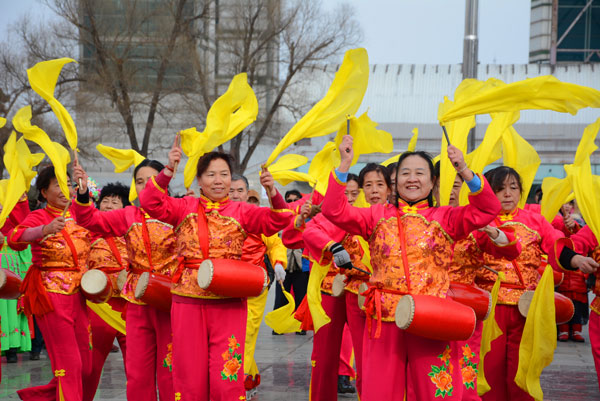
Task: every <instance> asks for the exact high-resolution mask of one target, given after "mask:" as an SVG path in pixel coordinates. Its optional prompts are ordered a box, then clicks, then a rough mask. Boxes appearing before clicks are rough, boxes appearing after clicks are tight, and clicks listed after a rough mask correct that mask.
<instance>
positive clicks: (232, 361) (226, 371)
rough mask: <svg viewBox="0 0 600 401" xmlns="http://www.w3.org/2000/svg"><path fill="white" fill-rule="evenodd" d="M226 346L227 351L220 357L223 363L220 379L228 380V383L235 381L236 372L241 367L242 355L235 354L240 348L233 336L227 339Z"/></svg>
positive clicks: (236, 377)
mask: <svg viewBox="0 0 600 401" xmlns="http://www.w3.org/2000/svg"><path fill="white" fill-rule="evenodd" d="M227 346H228V348H227V351H225V352H223V353H222V354H221V357H222V358H223V360H224V361H225V364H224V365H223V370H222V371H221V379H222V380H229V381H230V382H231V381H237V379H238V371H239V370H240V368H241V367H242V355H241V354H240V353H238V352H235V350H236V349H238V348H240V344H239V343H238V341H237V339H236V338H235V336H233V335H232V336H231V337H230V338H229V339H228V344H227Z"/></svg>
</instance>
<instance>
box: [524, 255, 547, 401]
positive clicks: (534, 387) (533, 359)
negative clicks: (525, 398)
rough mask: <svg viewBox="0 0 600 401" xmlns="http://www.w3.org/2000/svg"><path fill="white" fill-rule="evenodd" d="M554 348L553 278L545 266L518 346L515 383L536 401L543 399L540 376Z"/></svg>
mask: <svg viewBox="0 0 600 401" xmlns="http://www.w3.org/2000/svg"><path fill="white" fill-rule="evenodd" d="M555 349H556V315H555V310H554V278H553V276H552V268H551V267H550V266H546V269H545V270H544V274H542V278H541V279H540V281H539V282H538V285H537V288H536V289H535V293H534V294H533V299H532V300H531V305H530V306H529V312H528V313H527V319H526V320H525V327H524V328H523V335H522V337H521V344H520V345H519V367H518V368H517V375H516V376H515V383H517V385H518V386H519V387H520V388H521V389H523V390H524V391H526V392H527V393H528V394H529V395H530V396H532V397H533V398H535V399H536V400H543V399H544V393H543V392H542V387H541V386H540V375H541V374H542V371H543V370H544V368H545V367H546V366H548V365H550V363H551V362H552V359H554V350H555Z"/></svg>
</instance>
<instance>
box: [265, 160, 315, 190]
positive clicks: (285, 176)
mask: <svg viewBox="0 0 600 401" xmlns="http://www.w3.org/2000/svg"><path fill="white" fill-rule="evenodd" d="M306 163H308V157H306V156H302V155H296V154H287V155H283V156H281V157H280V158H279V160H277V161H276V162H275V163H273V164H271V166H269V168H268V170H269V172H270V173H271V175H272V176H273V179H274V180H275V181H277V182H278V183H280V184H281V185H283V186H286V185H288V184H289V183H291V182H294V181H302V182H308V183H309V184H310V185H311V186H314V184H315V182H316V181H315V179H314V178H313V177H311V176H310V175H308V174H306V173H301V172H299V171H293V170H294V169H296V168H298V167H300V166H303V165H305V164H306Z"/></svg>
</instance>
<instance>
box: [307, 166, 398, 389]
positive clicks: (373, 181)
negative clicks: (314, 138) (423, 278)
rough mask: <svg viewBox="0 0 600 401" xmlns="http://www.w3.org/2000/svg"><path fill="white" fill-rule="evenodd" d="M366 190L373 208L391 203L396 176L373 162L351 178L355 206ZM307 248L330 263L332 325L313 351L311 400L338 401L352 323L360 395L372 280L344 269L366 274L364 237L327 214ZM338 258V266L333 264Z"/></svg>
mask: <svg viewBox="0 0 600 401" xmlns="http://www.w3.org/2000/svg"><path fill="white" fill-rule="evenodd" d="M361 187H362V188H363V190H364V191H365V199H366V200H367V202H368V203H369V204H385V203H386V202H387V197H388V195H389V192H390V191H391V189H390V187H391V181H390V176H389V173H388V171H387V169H386V168H385V167H382V166H380V165H377V164H375V163H369V164H367V165H366V166H365V167H364V168H363V169H362V170H361V172H360V175H359V176H358V177H357V176H355V175H354V174H348V178H347V180H346V189H345V192H344V194H345V196H346V198H347V202H348V203H349V204H353V203H354V202H355V201H356V199H357V197H358V195H359V193H360V188H361ZM303 239H304V244H305V245H306V249H307V250H308V255H309V257H310V259H312V261H313V262H316V263H318V264H320V265H323V266H325V265H328V264H329V265H330V269H329V272H328V273H327V277H325V279H324V280H323V283H322V284H321V291H322V292H323V298H322V299H323V301H322V304H323V308H324V310H325V312H326V313H327V316H329V317H330V318H331V322H330V323H329V324H327V325H325V326H323V327H322V328H321V329H320V330H319V331H318V332H317V333H315V337H314V345H313V352H312V358H311V359H312V360H313V361H314V363H313V369H312V374H311V400H319V399H323V400H330V399H335V398H336V389H335V373H336V370H335V364H336V363H337V360H338V355H339V352H340V346H341V340H342V331H343V330H344V325H345V324H346V323H347V324H348V327H349V330H350V333H351V336H352V345H353V346H354V354H355V356H356V373H357V375H356V376H357V377H356V388H357V390H358V394H359V396H360V395H361V389H362V356H363V355H362V350H363V347H362V344H363V335H364V329H365V314H364V312H363V311H361V310H360V309H359V308H358V300H357V297H358V295H357V294H358V287H359V286H360V284H361V283H363V282H368V280H369V276H368V275H367V274H365V273H362V272H360V271H358V270H355V269H351V268H349V269H343V266H348V267H351V266H356V267H358V268H360V269H362V270H365V271H369V268H368V267H367V266H366V265H365V264H364V263H363V262H362V258H363V255H364V250H363V249H362V247H361V244H360V242H359V240H358V238H355V237H354V236H352V235H348V234H347V233H346V232H345V231H343V230H342V229H340V228H339V227H337V226H335V225H334V224H333V223H331V222H330V221H329V220H327V219H326V218H325V217H323V216H322V215H321V214H319V215H317V216H316V217H315V218H314V219H313V220H311V221H310V222H309V223H308V224H307V225H306V229H305V230H304V234H303ZM334 257H335V265H334V264H333V263H332V262H333V259H334ZM338 267H342V269H343V273H342V274H345V275H346V277H347V279H346V281H347V284H346V287H345V288H346V290H347V291H344V293H345V294H344V296H343V297H339V298H336V297H333V296H332V295H331V294H332V292H331V291H332V284H333V278H334V276H336V275H337V274H340V269H339V268H338Z"/></svg>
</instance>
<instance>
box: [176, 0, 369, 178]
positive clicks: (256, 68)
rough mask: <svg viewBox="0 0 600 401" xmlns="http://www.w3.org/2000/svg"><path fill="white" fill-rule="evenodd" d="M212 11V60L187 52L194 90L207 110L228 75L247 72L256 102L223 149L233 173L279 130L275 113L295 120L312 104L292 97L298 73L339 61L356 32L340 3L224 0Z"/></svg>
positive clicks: (358, 32)
mask: <svg viewBox="0 0 600 401" xmlns="http://www.w3.org/2000/svg"><path fill="white" fill-rule="evenodd" d="M212 13H214V15H209V17H210V18H212V20H213V21H217V23H216V28H215V31H214V38H213V43H214V50H213V51H214V52H215V55H216V57H215V60H214V62H213V63H212V64H211V63H207V62H206V60H205V59H204V58H205V57H206V55H205V54H204V53H203V52H201V48H199V47H198V46H194V47H193V48H190V50H191V51H193V53H192V54H194V55H195V63H194V66H195V67H196V79H197V85H196V87H197V88H198V90H199V94H200V98H201V99H202V102H203V104H204V106H205V107H206V108H207V109H208V107H209V106H210V103H212V101H214V99H215V98H216V96H217V95H218V92H219V91H220V92H222V91H223V89H224V86H225V85H226V83H227V82H228V79H229V78H230V77H231V76H233V75H234V74H237V73H240V72H246V73H247V74H248V79H249V83H250V85H251V86H252V87H253V88H254V90H255V92H256V94H257V97H258V99H259V105H260V108H259V116H258V119H257V121H256V122H255V123H254V124H253V125H252V126H250V127H249V128H248V129H247V130H246V132H244V133H243V135H238V136H237V137H235V138H234V139H232V140H231V141H230V142H229V149H228V150H229V152H230V153H231V154H232V155H233V156H234V163H235V166H234V167H235V170H236V171H239V172H244V171H245V170H246V168H247V166H248V163H249V161H250V159H251V157H252V155H253V153H254V151H255V150H256V148H257V147H258V145H259V144H260V143H261V141H263V140H264V139H265V137H266V136H267V135H269V133H270V132H271V131H278V130H277V129H275V130H274V128H275V125H276V122H277V121H276V120H277V116H278V112H279V111H280V110H282V109H287V110H289V111H291V112H293V113H294V114H295V115H296V116H300V115H301V114H302V113H304V112H306V111H307V110H308V108H309V107H310V106H311V105H310V104H306V101H305V102H304V103H305V104H302V103H297V98H294V96H292V94H293V91H294V86H295V85H296V84H297V83H298V82H297V79H296V78H297V77H298V72H299V71H300V70H302V69H303V68H306V67H308V66H314V65H319V64H324V63H327V62H331V61H332V60H334V59H335V60H339V57H340V56H341V54H342V52H343V51H344V50H346V49H348V48H351V47H354V46H356V45H357V44H358V43H359V42H360V40H361V30H360V27H359V25H358V23H357V21H356V20H355V19H354V11H353V9H352V8H350V7H349V6H347V5H344V4H342V5H340V6H338V7H337V8H335V9H333V10H331V11H326V10H325V9H324V8H323V7H322V5H321V3H320V2H319V1H316V0H290V1H285V2H283V1H279V0H246V1H229V2H227V1H224V2H222V5H221V8H220V9H219V8H216V9H214V10H212ZM186 33H187V34H188V35H189V36H190V40H189V42H188V43H195V42H197V41H198V38H199V37H200V36H201V35H198V34H196V33H195V32H194V31H193V30H192V29H189V30H187V31H186ZM207 66H209V67H208V68H207ZM210 67H212V68H213V69H212V70H211V69H210ZM211 76H213V77H214V79H211ZM211 83H212V84H213V85H211ZM291 99H294V100H293V101H290V100H291ZM280 134H283V133H280Z"/></svg>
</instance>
